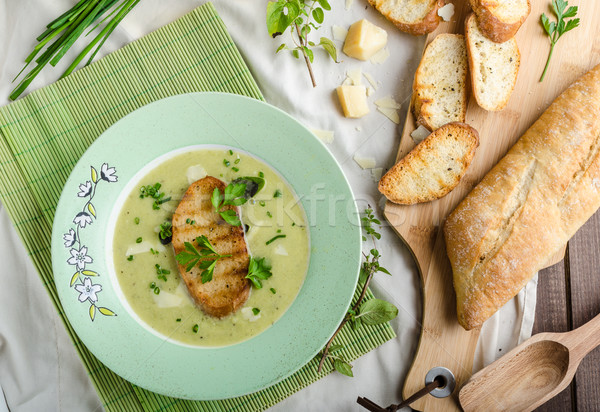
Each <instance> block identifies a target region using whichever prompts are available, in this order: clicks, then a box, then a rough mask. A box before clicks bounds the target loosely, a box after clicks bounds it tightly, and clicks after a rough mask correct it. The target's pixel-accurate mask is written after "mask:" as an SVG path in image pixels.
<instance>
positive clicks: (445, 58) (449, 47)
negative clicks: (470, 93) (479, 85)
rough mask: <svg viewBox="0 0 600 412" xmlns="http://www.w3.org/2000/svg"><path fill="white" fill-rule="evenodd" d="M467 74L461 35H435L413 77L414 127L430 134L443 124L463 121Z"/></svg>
mask: <svg viewBox="0 0 600 412" xmlns="http://www.w3.org/2000/svg"><path fill="white" fill-rule="evenodd" d="M467 71H468V63H467V47H466V45H465V38H464V36H462V35H460V34H440V35H438V36H436V38H435V39H433V41H432V42H431V43H430V44H429V45H428V46H427V48H426V49H425V53H423V57H422V58H421V63H420V64H419V67H418V68H417V72H416V74H415V81H414V84H413V95H412V107H413V111H414V113H415V117H416V118H417V123H418V124H421V125H423V126H425V127H426V128H428V129H429V130H431V131H433V130H435V129H437V128H438V127H440V126H443V125H445V124H446V123H450V122H464V121H465V115H466V112H467V87H466V82H467Z"/></svg>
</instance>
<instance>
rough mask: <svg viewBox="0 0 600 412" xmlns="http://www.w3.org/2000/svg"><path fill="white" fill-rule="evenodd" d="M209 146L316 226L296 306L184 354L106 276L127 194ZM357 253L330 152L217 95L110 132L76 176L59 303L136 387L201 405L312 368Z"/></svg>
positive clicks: (58, 251) (275, 119) (59, 252)
mask: <svg viewBox="0 0 600 412" xmlns="http://www.w3.org/2000/svg"><path fill="white" fill-rule="evenodd" d="M203 144H207V145H224V146H230V147H233V148H238V149H241V150H244V151H246V152H248V153H250V154H253V155H255V156H257V157H259V158H261V159H263V160H264V161H265V162H267V163H268V164H270V165H271V166H272V167H273V168H275V169H276V170H278V171H279V172H280V173H281V174H282V175H283V177H284V178H285V179H286V180H287V181H288V182H289V183H290V184H291V186H292V187H293V188H294V190H295V191H296V193H297V194H298V195H299V196H300V197H301V200H302V204H303V206H304V209H305V211H306V214H307V218H308V222H309V226H310V242H311V256H310V266H309V268H308V272H307V275H306V280H305V282H304V284H303V286H302V289H301V290H300V292H299V294H298V297H297V298H296V300H295V301H294V303H293V304H292V305H291V306H290V308H289V309H288V310H287V312H286V313H285V314H284V315H283V316H282V317H281V318H280V319H279V320H278V321H277V322H276V323H275V324H274V325H273V326H271V327H270V328H268V329H267V330H265V331H264V332H262V333H261V334H259V335H257V336H255V337H253V338H251V339H249V340H247V341H244V342H241V343H238V344H235V345H231V346H226V347H221V348H202V347H192V346H188V345H183V344H180V343H178V342H175V341H171V340H169V339H166V338H164V337H162V336H160V335H159V334H157V333H153V332H152V331H151V330H149V329H148V328H147V327H146V326H144V325H143V324H141V323H139V322H137V321H136V319H135V316H133V314H132V313H131V312H129V310H130V309H128V308H129V305H127V304H126V303H124V302H122V301H121V299H120V298H119V296H121V295H120V291H119V289H118V288H119V286H118V282H117V280H116V278H115V276H114V274H111V272H113V273H114V270H113V269H112V268H109V267H107V265H108V263H107V262H110V261H111V260H110V259H108V256H110V255H111V254H112V238H110V236H109V233H111V232H112V230H110V229H111V228H110V227H109V225H110V224H111V222H112V221H113V220H111V219H110V216H111V214H112V213H113V211H115V210H120V206H121V205H119V204H116V203H117V199H118V198H119V195H120V193H121V192H122V190H123V189H124V188H125V186H126V185H127V183H128V182H129V181H130V180H131V179H132V178H133V177H134V176H135V175H136V174H137V173H138V172H139V171H140V170H141V169H143V168H145V167H147V165H148V164H151V163H152V162H153V161H156V159H158V158H161V157H163V156H164V155H165V154H167V153H169V152H172V151H179V150H181V149H182V148H185V147H188V146H198V145H203ZM87 181H90V182H92V185H93V187H94V190H95V192H94V197H93V201H92V202H91V206H90V203H89V200H90V198H89V196H88V197H85V196H81V197H80V196H79V195H78V194H80V192H83V193H81V194H82V195H83V194H85V191H86V190H85V187H84V188H83V190H82V189H80V185H82V184H83V185H84V186H85V183H86V182H87ZM340 199H342V201H340ZM360 250H361V236H360V226H359V217H358V211H357V209H356V204H355V203H354V200H353V196H352V191H351V189H350V187H349V185H348V182H347V181H346V179H345V177H344V175H343V173H342V171H341V169H340V167H339V166H338V164H337V163H336V161H335V159H334V158H333V157H332V156H331V155H330V154H329V152H328V151H327V149H326V148H325V146H324V145H323V144H322V143H321V142H320V141H319V140H318V139H317V138H315V137H314V136H313V135H312V134H311V133H310V132H309V131H308V130H307V129H306V128H305V127H303V126H302V125H301V124H300V123H298V122H297V121H295V120H294V119H293V118H291V117H290V116H288V115H287V114H285V113H284V112H282V111H280V110H278V109H276V108H274V107H272V106H270V105H268V104H265V103H261V102H259V101H256V100H253V99H249V98H245V97H241V96H237V95H230V94H221V93H194V94H187V95H180V96H175V97H171V98H167V99H164V100H161V101H158V102H155V103H152V104H150V105H148V106H145V107H143V108H141V109H139V110H137V111H135V112H133V113H131V114H130V115H128V116H126V117H124V118H123V119H122V120H120V121H119V122H117V123H116V124H115V125H113V126H112V127H110V128H109V129H108V130H107V131H106V132H105V133H103V134H102V135H101V136H100V137H99V138H98V139H97V140H96V142H94V144H93V145H92V146H91V147H90V148H89V149H88V150H87V151H86V153H85V154H84V155H83V156H82V158H81V159H80V160H79V162H78V163H77V165H76V166H75V168H74V169H73V172H72V173H71V176H70V177H69V179H68V181H67V183H66V185H65V188H64V190H63V193H62V196H61V198H60V201H59V204H58V209H57V212H56V217H55V219H54V227H53V233H52V261H53V269H54V280H55V283H56V287H57V289H58V293H59V296H60V299H61V303H62V305H63V308H64V310H65V313H66V314H67V317H68V318H69V321H70V322H71V324H72V325H73V328H74V329H75V331H76V332H77V334H78V336H79V337H80V338H81V340H82V341H83V342H84V343H85V345H86V346H87V347H88V348H89V350H90V351H91V352H92V353H93V354H94V355H95V356H96V357H97V358H98V359H99V360H100V361H102V362H103V363H104V364H105V365H106V366H108V367H109V368H110V369H112V370H113V371H114V372H116V373H117V374H119V375H120V376H122V377H123V378H125V379H127V380H129V381H131V382H132V383H134V384H136V385H138V386H141V387H143V388H146V389H148V390H151V391H154V392H158V393H161V394H164V395H168V396H174V397H179V398H186V399H202V400H211V399H224V398H230V397H235V396H240V395H244V394H248V393H251V392H255V391H258V390H260V389H263V388H265V387H267V386H270V385H272V384H275V383H277V382H278V381H280V380H281V379H283V378H285V377H287V376H289V375H290V374H292V373H293V372H294V371H296V370H297V369H299V368H300V367H301V366H303V365H304V364H306V362H308V361H309V360H310V359H311V358H313V357H314V356H315V355H316V354H317V353H318V351H319V350H320V349H321V348H322V347H323V346H324V345H325V343H326V342H327V340H328V339H329V337H330V336H331V335H332V334H333V332H334V330H335V329H336V328H337V326H338V324H339V323H340V321H341V320H342V318H343V316H344V315H345V313H346V310H347V308H348V306H349V304H350V301H351V298H352V295H353V293H354V289H355V287H356V282H357V279H358V271H359V266H360Z"/></svg>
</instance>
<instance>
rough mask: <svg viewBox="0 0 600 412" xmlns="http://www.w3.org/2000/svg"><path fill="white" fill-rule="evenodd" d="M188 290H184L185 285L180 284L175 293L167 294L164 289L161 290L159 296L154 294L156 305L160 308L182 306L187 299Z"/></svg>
mask: <svg viewBox="0 0 600 412" xmlns="http://www.w3.org/2000/svg"><path fill="white" fill-rule="evenodd" d="M186 293H187V292H186V289H184V286H183V283H180V284H179V286H177V289H175V293H169V292H166V291H165V290H164V289H161V290H160V293H159V294H158V295H156V294H154V293H153V294H152V297H153V298H154V303H156V306H158V307H159V308H174V307H176V306H181V304H182V303H183V302H184V300H185V298H186Z"/></svg>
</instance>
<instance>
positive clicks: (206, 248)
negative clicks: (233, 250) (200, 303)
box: [175, 235, 231, 283]
mask: <svg viewBox="0 0 600 412" xmlns="http://www.w3.org/2000/svg"><path fill="white" fill-rule="evenodd" d="M196 243H197V244H198V248H196V247H194V245H193V244H191V243H190V242H184V245H185V250H184V251H182V252H179V253H178V254H177V256H175V259H176V260H177V262H178V263H179V264H180V265H185V266H186V267H185V271H186V272H189V271H190V270H192V268H193V267H194V266H196V265H198V267H199V268H200V269H202V273H201V274H200V280H201V282H202V283H206V282H210V281H211V280H212V278H213V273H214V271H215V267H216V265H217V262H218V261H219V259H221V258H224V257H230V256H231V255H220V254H219V253H217V251H216V250H215V248H214V246H213V245H211V244H210V241H209V240H208V238H207V237H206V236H204V235H202V236H199V237H197V238H196Z"/></svg>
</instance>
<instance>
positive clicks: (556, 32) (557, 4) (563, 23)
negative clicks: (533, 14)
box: [540, 0, 579, 82]
mask: <svg viewBox="0 0 600 412" xmlns="http://www.w3.org/2000/svg"><path fill="white" fill-rule="evenodd" d="M568 5H569V2H568V1H566V0H552V11H553V12H554V14H555V15H556V18H557V21H555V22H554V21H550V19H549V18H548V16H546V14H545V13H542V16H541V20H542V26H543V27H544V30H545V31H546V34H547V35H548V37H549V39H550V52H549V53H548V60H546V66H545V67H544V72H543V73H542V77H541V78H540V82H542V81H544V76H546V71H547V70H548V66H549V65H550V59H551V58H552V52H553V51H554V46H556V43H557V42H558V39H560V38H561V36H562V35H563V34H565V33H566V32H568V31H570V30H573V29H574V28H575V27H577V26H579V18H576V19H571V20H568V21H567V20H565V19H567V18H570V17H575V16H576V15H577V6H571V7H569V8H568V9H567V6H568Z"/></svg>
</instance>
